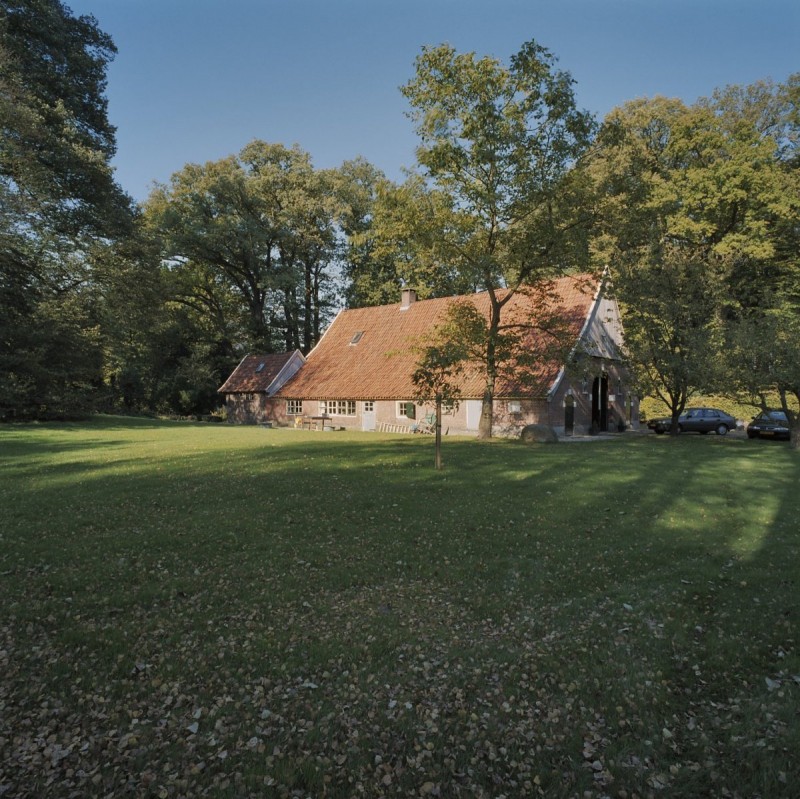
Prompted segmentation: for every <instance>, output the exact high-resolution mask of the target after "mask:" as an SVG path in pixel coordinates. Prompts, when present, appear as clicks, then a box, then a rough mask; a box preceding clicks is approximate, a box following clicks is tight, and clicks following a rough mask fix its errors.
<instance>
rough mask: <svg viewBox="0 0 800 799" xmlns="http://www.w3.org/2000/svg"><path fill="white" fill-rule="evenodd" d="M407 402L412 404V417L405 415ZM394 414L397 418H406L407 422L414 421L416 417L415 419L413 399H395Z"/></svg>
mask: <svg viewBox="0 0 800 799" xmlns="http://www.w3.org/2000/svg"><path fill="white" fill-rule="evenodd" d="M409 402H410V403H411V404H412V405H414V411H415V415H414V416H413V417H412V416H406V406H407V405H408V403H409ZM396 415H397V418H398V419H408V421H409V422H415V421H416V420H417V419H416V404H415V403H414V400H397V406H396Z"/></svg>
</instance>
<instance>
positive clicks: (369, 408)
mask: <svg viewBox="0 0 800 799" xmlns="http://www.w3.org/2000/svg"><path fill="white" fill-rule="evenodd" d="M364 413H375V403H374V402H373V401H372V400H365V402H364Z"/></svg>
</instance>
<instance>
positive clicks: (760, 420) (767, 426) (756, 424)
mask: <svg viewBox="0 0 800 799" xmlns="http://www.w3.org/2000/svg"><path fill="white" fill-rule="evenodd" d="M747 437H748V438H784V439H786V440H787V441H788V440H789V419H788V418H787V417H786V414H785V413H784V412H783V411H779V410H768V411H761V413H759V414H758V416H756V417H755V418H754V419H753V421H752V422H750V424H749V425H747Z"/></svg>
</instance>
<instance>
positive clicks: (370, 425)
mask: <svg viewBox="0 0 800 799" xmlns="http://www.w3.org/2000/svg"><path fill="white" fill-rule="evenodd" d="M361 429H362V430H364V431H367V432H372V431H374V430H375V403H374V402H372V401H367V402H363V403H362V404H361Z"/></svg>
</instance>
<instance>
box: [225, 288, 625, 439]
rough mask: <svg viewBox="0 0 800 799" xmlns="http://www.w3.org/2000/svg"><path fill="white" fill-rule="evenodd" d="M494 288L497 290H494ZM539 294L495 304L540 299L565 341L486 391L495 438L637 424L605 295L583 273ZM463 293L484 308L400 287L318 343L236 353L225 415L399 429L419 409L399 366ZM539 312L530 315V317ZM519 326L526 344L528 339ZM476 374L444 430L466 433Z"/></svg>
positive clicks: (615, 311) (523, 313) (469, 374)
mask: <svg viewBox="0 0 800 799" xmlns="http://www.w3.org/2000/svg"><path fill="white" fill-rule="evenodd" d="M501 296H502V294H501ZM543 296H545V295H544V294H542V293H530V294H529V293H525V292H519V293H517V294H515V295H514V297H512V298H511V300H510V301H509V303H508V305H506V307H505V308H504V311H503V323H504V324H507V323H508V321H509V320H511V321H512V322H513V320H514V319H517V320H520V324H521V323H522V320H527V319H535V318H537V314H539V312H541V311H542V308H537V307H534V306H535V305H536V303H539V304H546V305H547V306H548V308H547V311H548V313H552V312H557V313H558V315H559V316H560V317H561V318H562V319H563V320H564V322H565V323H566V325H567V326H568V329H569V335H570V339H571V341H573V342H574V344H573V346H572V347H571V350H570V352H569V355H568V357H565V358H563V359H561V360H560V361H555V360H545V362H542V363H539V364H538V365H537V367H536V375H535V378H536V379H535V380H534V381H530V380H527V381H522V380H516V379H514V377H513V376H511V377H509V378H507V379H502V378H501V379H499V380H498V382H497V386H496V391H495V398H494V429H493V434H495V435H515V434H517V433H519V431H520V430H521V429H522V428H523V427H524V426H525V425H528V424H533V423H536V424H546V425H549V426H551V427H552V428H554V430H555V431H556V432H557V433H558V434H559V435H562V436H564V435H567V436H568V435H571V434H580V433H587V432H599V431H605V430H619V429H625V428H626V427H630V428H634V429H636V428H638V424H639V413H638V397H636V396H635V395H634V393H633V391H632V387H631V385H630V378H629V375H628V372H627V370H626V368H625V365H624V361H623V359H622V349H621V348H622V324H621V320H620V313H619V307H618V305H617V303H616V301H615V300H614V299H613V298H611V297H607V296H606V295H605V293H604V291H603V283H602V281H600V280H598V279H596V278H593V277H591V276H589V275H575V276H569V277H562V278H559V279H557V280H555V281H553V282H552V283H551V284H548V291H547V294H546V296H547V299H546V300H543V299H542V297H543ZM537 298H538V299H537ZM465 300H467V301H469V302H472V303H473V304H474V305H475V307H476V309H477V310H478V311H479V312H481V313H483V314H484V315H486V316H487V317H488V313H489V295H488V293H487V292H480V293H477V294H474V295H470V296H468V297H460V298H458V297H445V298H439V299H430V300H418V299H417V297H416V293H415V292H414V291H412V290H410V289H405V290H403V292H402V298H401V301H400V302H398V303H394V304H391V305H381V306H374V307H369V308H353V309H349V310H343V311H340V312H339V314H338V315H337V316H336V318H335V319H334V321H333V322H332V323H331V325H330V327H329V328H328V329H327V331H326V332H325V333H324V335H323V336H322V338H321V339H320V341H319V343H318V344H317V345H316V347H314V349H313V350H312V351H311V352H310V353H309V354H308V356H307V357H305V358H304V357H303V356H302V355H301V354H300V353H299V352H293V353H282V354H279V355H263V356H261V355H248V356H247V357H246V358H244V360H243V361H242V362H241V363H240V364H239V366H238V367H237V368H236V370H235V371H234V372H233V374H232V375H231V376H230V378H229V379H228V380H227V381H226V382H225V384H224V385H223V386H222V387H221V388H220V392H221V393H223V394H224V395H225V401H226V407H227V412H228V418H229V420H230V421H232V422H239V423H258V424H271V425H282V426H301V425H302V424H304V423H308V425H309V426H314V425H315V426H318V427H319V428H322V427H335V428H346V429H351V430H364V431H370V430H387V431H406V430H407V431H411V430H414V429H416V428H417V426H418V424H419V422H420V420H422V419H424V418H425V416H426V415H429V414H430V413H431V412H432V410H433V408H432V407H431V406H425V405H422V406H420V405H417V404H415V403H414V402H413V401H412V397H413V395H414V386H413V383H412V381H411V375H412V374H413V372H414V369H415V367H416V362H417V359H418V357H419V356H418V348H419V346H424V344H425V343H426V342H427V341H430V339H431V336H432V334H433V331H434V330H435V329H436V327H437V325H439V324H441V323H442V321H443V320H444V318H445V315H446V313H447V310H448V308H449V306H450V305H451V304H452V303H453V302H455V301H465ZM539 315H541V314H539ZM537 335H538V336H541V335H543V334H541V333H538V334H537V333H534V332H531V333H530V336H531V337H532V338H531V339H530V340H531V346H532V347H534V348H535V345H536V341H535V337H536V336H537ZM483 392H484V379H483V376H482V374H481V369H480V367H479V365H478V364H474V365H472V368H467V369H465V370H464V373H463V375H462V377H461V379H460V396H461V402H460V404H459V407H458V409H457V410H455V411H453V412H452V413H449V414H445V416H444V418H443V428H444V429H445V430H446V431H449V432H450V433H451V434H475V433H476V432H477V429H478V421H479V419H480V413H481V397H482V396H483Z"/></svg>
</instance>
